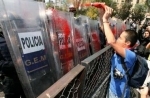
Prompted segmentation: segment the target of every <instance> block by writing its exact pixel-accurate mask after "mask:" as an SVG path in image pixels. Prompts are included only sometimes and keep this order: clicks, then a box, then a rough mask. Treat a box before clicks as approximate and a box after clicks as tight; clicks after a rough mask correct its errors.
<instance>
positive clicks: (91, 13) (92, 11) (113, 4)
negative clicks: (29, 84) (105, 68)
mask: <svg viewBox="0 0 150 98" xmlns="http://www.w3.org/2000/svg"><path fill="white" fill-rule="evenodd" d="M91 2H105V4H106V5H108V6H110V7H112V8H113V9H114V10H115V12H116V10H117V3H116V2H113V1H112V0H92V1H91ZM115 14H116V13H113V16H114V15H115ZM85 15H86V16H88V17H90V18H91V19H97V17H98V16H99V13H98V9H97V8H95V7H88V9H87V10H86V11H85Z"/></svg>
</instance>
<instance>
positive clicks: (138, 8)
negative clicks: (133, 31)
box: [131, 4, 146, 20]
mask: <svg viewBox="0 0 150 98" xmlns="http://www.w3.org/2000/svg"><path fill="white" fill-rule="evenodd" d="M145 13H146V6H144V5H140V4H136V5H135V7H134V8H133V9H132V13H131V15H132V18H133V19H135V20H138V19H140V20H142V19H143V18H144V16H145Z"/></svg>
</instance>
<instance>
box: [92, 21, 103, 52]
mask: <svg viewBox="0 0 150 98" xmlns="http://www.w3.org/2000/svg"><path fill="white" fill-rule="evenodd" d="M89 24H90V44H91V50H92V54H94V53H95V52H98V51H99V50H100V49H101V42H100V34H99V33H100V32H99V30H98V29H99V25H98V21H97V20H89Z"/></svg>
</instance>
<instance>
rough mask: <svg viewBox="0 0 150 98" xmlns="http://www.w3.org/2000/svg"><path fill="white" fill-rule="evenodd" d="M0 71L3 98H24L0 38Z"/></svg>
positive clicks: (6, 50) (4, 45) (7, 52)
mask: <svg viewBox="0 0 150 98" xmlns="http://www.w3.org/2000/svg"><path fill="white" fill-rule="evenodd" d="M0 71H1V74H2V77H1V78H2V84H3V92H4V94H5V98H26V97H25V95H24V92H23V89H22V86H21V83H20V81H19V78H18V76H17V72H16V70H15V67H14V64H13V62H12V59H11V56H10V53H9V50H8V47H7V44H6V41H5V39H4V37H2V36H0Z"/></svg>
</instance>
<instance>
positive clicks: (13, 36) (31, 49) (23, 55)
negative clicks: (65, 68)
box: [0, 0, 54, 98]
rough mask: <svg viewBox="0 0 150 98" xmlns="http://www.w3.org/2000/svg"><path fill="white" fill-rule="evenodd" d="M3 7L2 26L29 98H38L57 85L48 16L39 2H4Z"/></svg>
mask: <svg viewBox="0 0 150 98" xmlns="http://www.w3.org/2000/svg"><path fill="white" fill-rule="evenodd" d="M0 3H1V5H3V6H4V8H3V10H1V13H0V17H2V18H1V26H2V29H3V33H4V36H5V39H6V42H7V45H8V48H9V50H10V53H11V57H12V59H13V62H14V65H15V68H16V71H17V73H18V76H19V79H20V81H21V83H22V86H23V89H24V92H25V94H26V97H27V98H35V97H37V96H38V95H40V94H41V93H42V92H43V91H45V90H46V89H47V88H48V87H50V86H51V85H52V84H53V83H54V80H53V76H52V74H51V73H52V72H51V64H50V62H49V59H50V58H48V57H49V56H48V55H50V53H49V51H50V46H49V44H48V42H49V41H48V39H47V37H46V36H47V33H46V26H45V21H44V19H43V18H44V15H46V14H44V11H43V10H42V8H41V9H40V8H39V3H38V2H33V1H32V2H31V1H23V0H11V1H10V0H3V1H2V2H0ZM43 9H44V8H43ZM41 13H42V15H41ZM42 16H43V17H42ZM41 17H42V18H41Z"/></svg>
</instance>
